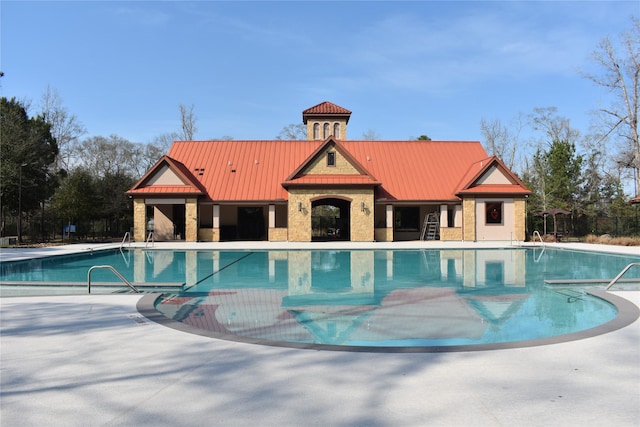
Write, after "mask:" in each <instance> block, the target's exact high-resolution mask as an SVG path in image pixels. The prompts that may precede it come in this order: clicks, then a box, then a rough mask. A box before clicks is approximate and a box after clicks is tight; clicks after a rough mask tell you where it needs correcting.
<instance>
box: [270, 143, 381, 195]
mask: <svg viewBox="0 0 640 427" xmlns="http://www.w3.org/2000/svg"><path fill="white" fill-rule="evenodd" d="M332 148H333V149H335V151H336V152H338V153H340V154H341V155H342V157H343V158H344V159H345V160H346V161H347V162H348V163H349V164H350V165H351V166H352V167H353V168H354V169H355V171H356V172H358V173H355V174H354V173H352V174H347V173H343V174H309V173H305V169H306V168H307V167H308V166H309V165H311V164H312V163H313V162H314V161H315V160H317V159H318V157H320V156H323V155H324V154H325V153H326V152H327V151H329V150H330V149H332ZM282 185H283V186H284V187H285V188H288V187H291V186H293V185H305V186H309V185H331V186H335V185H374V186H377V185H380V182H379V181H377V180H376V179H375V178H374V177H373V176H372V175H371V174H370V173H369V172H368V171H367V170H366V169H365V168H364V167H363V166H362V164H360V162H358V160H356V159H355V158H353V156H351V154H349V152H348V151H347V150H345V149H344V147H343V146H342V144H340V143H339V142H338V141H336V140H335V139H334V138H333V137H329V138H327V139H326V140H325V141H324V143H323V144H322V145H320V146H319V147H318V148H316V150H315V151H314V152H313V153H311V155H310V156H309V157H308V158H307V159H306V160H305V161H304V162H303V163H301V164H300V166H299V167H298V168H296V170H294V171H293V172H292V173H291V175H289V176H288V177H287V178H286V179H285V180H284V182H283V183H282Z"/></svg>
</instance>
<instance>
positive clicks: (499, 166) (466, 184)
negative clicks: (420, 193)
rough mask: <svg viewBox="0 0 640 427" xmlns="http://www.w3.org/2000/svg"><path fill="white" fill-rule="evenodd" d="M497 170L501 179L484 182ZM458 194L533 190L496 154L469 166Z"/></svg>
mask: <svg viewBox="0 0 640 427" xmlns="http://www.w3.org/2000/svg"><path fill="white" fill-rule="evenodd" d="M493 171H496V172H497V173H498V175H499V177H500V178H502V179H499V180H497V181H496V180H494V181H493V182H492V181H488V182H483V178H486V177H488V176H489V175H490V174H491V173H492V172H493ZM456 194H457V195H487V194H491V195H498V194H500V195H514V196H515V195H520V196H524V195H528V194H531V190H529V189H528V188H527V186H526V185H524V183H523V182H522V181H521V180H520V178H518V177H517V176H516V175H515V174H514V173H513V172H512V171H511V170H510V169H509V168H507V166H506V165H505V164H504V163H503V162H502V161H501V160H500V159H499V158H497V157H496V156H492V157H488V158H486V159H482V160H480V161H477V162H475V163H473V164H472V165H471V167H469V170H468V171H467V173H466V174H465V176H464V177H463V178H462V180H461V181H460V185H459V189H458V191H457V192H456Z"/></svg>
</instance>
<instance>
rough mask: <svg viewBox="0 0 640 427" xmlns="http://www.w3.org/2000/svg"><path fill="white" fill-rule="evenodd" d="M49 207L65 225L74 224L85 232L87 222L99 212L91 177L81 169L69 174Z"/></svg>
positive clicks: (93, 182)
mask: <svg viewBox="0 0 640 427" xmlns="http://www.w3.org/2000/svg"><path fill="white" fill-rule="evenodd" d="M51 207H52V208H53V209H54V211H55V212H56V216H57V217H58V218H59V219H61V220H63V221H64V224H65V225H71V224H75V225H77V226H78V227H80V229H82V227H84V229H85V230H86V229H87V228H88V226H87V224H88V223H89V221H90V220H92V219H94V218H95V217H96V212H97V211H99V205H98V198H97V192H96V186H95V181H94V178H93V176H91V174H90V173H89V172H88V171H86V170H85V169H81V168H78V169H76V170H74V171H73V172H71V173H70V174H69V176H67V177H66V178H65V179H64V180H63V181H62V182H61V184H60V187H59V188H58V190H57V191H56V193H55V194H54V196H53V198H52V200H51Z"/></svg>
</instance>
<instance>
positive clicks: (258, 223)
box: [238, 207, 266, 240]
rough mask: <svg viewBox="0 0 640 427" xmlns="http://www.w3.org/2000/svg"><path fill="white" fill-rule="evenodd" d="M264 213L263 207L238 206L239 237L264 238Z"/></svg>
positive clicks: (241, 238)
mask: <svg viewBox="0 0 640 427" xmlns="http://www.w3.org/2000/svg"><path fill="white" fill-rule="evenodd" d="M265 235H266V230H265V227H264V213H263V210H262V208H261V207H240V208H238V238H239V239H240V240H264V237H265Z"/></svg>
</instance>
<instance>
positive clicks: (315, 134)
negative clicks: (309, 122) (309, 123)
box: [313, 123, 320, 139]
mask: <svg viewBox="0 0 640 427" xmlns="http://www.w3.org/2000/svg"><path fill="white" fill-rule="evenodd" d="M313 139H320V123H314V124H313Z"/></svg>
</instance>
